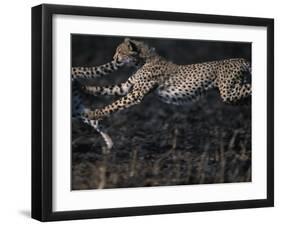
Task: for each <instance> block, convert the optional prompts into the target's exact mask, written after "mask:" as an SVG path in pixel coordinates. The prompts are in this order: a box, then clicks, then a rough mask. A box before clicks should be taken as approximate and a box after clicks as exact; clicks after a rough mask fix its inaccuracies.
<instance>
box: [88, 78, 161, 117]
mask: <svg viewBox="0 0 281 226" xmlns="http://www.w3.org/2000/svg"><path fill="white" fill-rule="evenodd" d="M154 87H155V82H149V83H145V84H143V85H142V86H136V87H134V88H133V90H132V91H131V92H129V93H128V94H127V95H126V96H124V97H122V98H120V99H119V100H117V101H115V102H113V103H112V104H110V105H108V106H105V107H104V108H101V109H96V110H94V111H88V112H85V114H83V117H85V118H87V119H88V120H101V119H103V118H105V117H107V116H109V115H110V114H112V113H114V112H117V111H121V110H123V109H126V108H129V107H131V106H133V105H136V104H139V103H140V102H141V101H142V99H143V98H144V96H145V95H146V94H148V93H149V92H150V91H151V90H152V89H153V88H154Z"/></svg>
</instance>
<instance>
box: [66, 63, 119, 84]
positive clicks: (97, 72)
mask: <svg viewBox="0 0 281 226" xmlns="http://www.w3.org/2000/svg"><path fill="white" fill-rule="evenodd" d="M123 65H124V63H123V62H118V61H115V60H112V61H111V62H108V63H106V64H103V65H100V66H95V67H72V68H71V76H72V79H78V80H79V81H83V82H85V81H88V80H91V79H94V78H99V77H102V76H104V75H108V74H110V73H112V72H114V71H117V70H118V69H119V68H120V67H122V66H123Z"/></svg>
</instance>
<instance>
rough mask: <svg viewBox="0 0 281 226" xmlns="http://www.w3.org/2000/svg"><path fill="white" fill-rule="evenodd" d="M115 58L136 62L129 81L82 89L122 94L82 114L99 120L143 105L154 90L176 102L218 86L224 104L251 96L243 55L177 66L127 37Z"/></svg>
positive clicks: (126, 61)
mask: <svg viewBox="0 0 281 226" xmlns="http://www.w3.org/2000/svg"><path fill="white" fill-rule="evenodd" d="M113 60H114V61H115V62H119V63H121V64H123V65H134V66H135V67H136V68H137V70H136V72H135V73H134V74H133V75H132V76H130V77H129V79H128V80H127V81H126V82H124V83H121V84H118V85H113V86H105V87H99V86H92V85H82V87H81V88H82V90H83V91H84V92H85V93H88V94H91V95H119V96H121V98H120V99H118V100H117V101H115V102H113V103H112V104H110V105H108V106H105V107H103V108H101V109H96V110H93V111H92V110H87V111H84V112H83V113H82V115H83V117H84V118H85V119H87V120H97V121H99V120H102V119H104V118H105V117H107V116H109V115H110V114H112V113H114V112H117V111H120V110H123V109H126V108H129V107H131V106H133V105H136V104H140V103H141V102H142V100H143V98H144V97H145V96H146V95H147V94H149V93H151V92H153V93H155V94H156V95H157V96H158V97H159V98H160V99H161V100H162V101H163V102H165V103H168V104H175V105H184V104H187V103H192V102H194V101H197V100H198V99H199V98H200V97H201V96H202V94H204V93H205V92H206V91H208V90H211V89H217V90H218V91H219V94H220V96H221V98H222V101H223V102H225V103H236V102H238V101H240V100H242V99H244V98H247V97H249V96H251V83H250V82H249V76H250V75H251V68H250V63H249V62H248V61H246V60H245V59H242V58H234V59H225V60H219V61H210V62H204V63H196V64H189V65H177V64H175V63H172V62H170V61H167V60H166V59H165V58H164V57H161V56H160V55H158V54H157V52H156V51H155V49H154V48H151V47H149V46H148V45H146V44H145V43H143V42H140V41H136V40H131V39H128V38H126V39H125V40H124V41H123V43H121V44H119V46H118V47H117V49H116V52H115V55H114V57H113ZM77 71H78V72H77ZM73 72H75V73H76V74H75V73H74V74H75V75H76V76H82V77H83V76H86V72H84V71H83V70H82V72H81V73H79V70H75V69H73ZM89 74H90V73H89Z"/></svg>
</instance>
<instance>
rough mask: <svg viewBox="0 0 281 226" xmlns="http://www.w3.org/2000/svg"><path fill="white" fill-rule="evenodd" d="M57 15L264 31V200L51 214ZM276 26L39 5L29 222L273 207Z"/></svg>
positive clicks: (244, 20) (34, 24)
mask: <svg viewBox="0 0 281 226" xmlns="http://www.w3.org/2000/svg"><path fill="white" fill-rule="evenodd" d="M55 14H63V15H82V16H97V17H111V18H131V19H147V20H162V21H182V22H196V23H212V24H227V25H231V24H232V25H248V26H262V27H266V28H267V198H266V199H258V200H246V201H226V202H209V203H195V204H172V203H171V204H170V205H160V206H143V207H129V208H110V209H93V210H73V211H63V212H54V211H53V210H52V200H53V196H52V185H53V181H52V110H53V107H52V97H53V93H52V80H53V79H52V18H53V15H55ZM273 158H274V20H273V19H268V18H252V17H236V16H218V15H203V14H190V13H175V12H160V11H143V10H131V9H130V10H129V9H115V8H97V7H82V6H65V5H49V4H43V5H39V6H35V7H33V8H32V218H34V219H37V220H40V221H56V220H72V219H86V218H104V217H121V216H135V215H148V214H167V213H180V212H194V211H210V210H228V209H242V208H257V207H270V206H273V205H274V159H273Z"/></svg>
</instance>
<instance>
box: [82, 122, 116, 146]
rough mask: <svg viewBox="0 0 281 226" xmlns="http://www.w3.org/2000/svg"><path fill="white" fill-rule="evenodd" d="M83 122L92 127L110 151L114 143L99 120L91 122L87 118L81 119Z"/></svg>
mask: <svg viewBox="0 0 281 226" xmlns="http://www.w3.org/2000/svg"><path fill="white" fill-rule="evenodd" d="M81 119H82V121H83V122H84V123H86V124H88V125H90V126H91V127H92V128H94V129H95V130H96V131H97V132H98V133H99V134H100V135H101V136H102V138H103V140H104V142H105V144H106V146H107V148H108V149H109V150H110V149H111V148H112V147H113V142H112V139H111V138H110V136H109V135H108V134H107V133H105V132H104V131H103V129H102V127H101V126H100V125H99V120H89V119H87V118H84V117H81Z"/></svg>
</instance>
